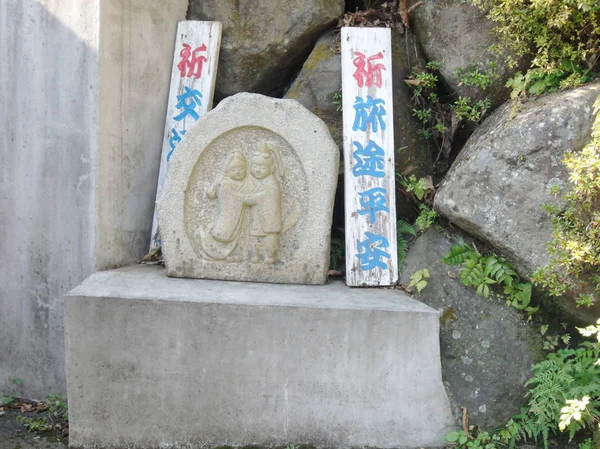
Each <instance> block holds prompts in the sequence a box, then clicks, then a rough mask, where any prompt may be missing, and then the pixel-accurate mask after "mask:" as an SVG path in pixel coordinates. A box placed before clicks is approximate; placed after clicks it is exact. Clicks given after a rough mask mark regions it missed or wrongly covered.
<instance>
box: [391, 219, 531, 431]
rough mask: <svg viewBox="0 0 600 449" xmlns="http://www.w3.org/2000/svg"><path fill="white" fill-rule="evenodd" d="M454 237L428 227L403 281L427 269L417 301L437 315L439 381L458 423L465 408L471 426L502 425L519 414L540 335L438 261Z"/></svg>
mask: <svg viewBox="0 0 600 449" xmlns="http://www.w3.org/2000/svg"><path fill="white" fill-rule="evenodd" d="M457 240H460V239H459V238H458V236H457V235H451V236H449V237H447V236H446V235H444V234H442V233H441V232H439V231H436V230H434V229H430V230H428V231H427V232H425V233H424V234H423V235H422V236H420V237H419V238H418V239H417V240H416V242H415V243H414V245H413V246H412V247H411V248H410V250H409V252H408V255H407V257H406V259H405V262H404V266H403V271H402V276H401V283H402V284H404V285H408V284H409V283H410V276H411V275H412V274H413V273H414V272H415V271H417V270H421V269H423V268H427V269H428V270H429V273H430V274H431V278H429V279H428V281H429V283H428V284H427V286H426V287H425V289H424V290H423V291H422V292H421V293H420V294H417V295H415V298H416V299H418V300H419V301H422V302H424V303H425V304H427V305H429V306H430V307H433V308H435V309H437V310H438V311H440V312H441V319H440V324H441V326H440V328H441V329H440V340H441V355H442V377H443V379H444V382H445V384H446V388H447V391H448V393H449V396H450V401H451V403H452V407H453V412H454V415H455V418H456V422H457V423H460V420H461V416H462V412H461V409H460V407H467V409H468V412H469V415H470V418H471V424H478V425H480V426H482V427H483V428H495V427H499V426H504V425H505V424H506V422H507V420H508V419H510V418H511V416H513V415H514V414H515V413H517V412H518V411H519V407H520V405H521V403H522V402H523V396H524V394H525V391H526V389H525V386H524V383H525V381H526V380H527V379H528V378H529V377H530V375H531V372H530V368H531V365H532V364H533V363H535V362H536V361H537V360H536V359H537V358H538V357H539V355H541V342H540V337H539V335H538V334H537V332H536V331H535V329H533V328H532V327H531V326H529V325H527V324H526V323H525V322H524V321H523V320H522V319H521V317H520V314H519V313H518V312H517V311H516V310H515V309H512V308H510V307H508V306H506V305H505V304H504V302H502V301H500V300H497V299H494V298H490V299H485V298H483V297H481V296H477V295H476V293H475V290H474V289H472V288H469V287H465V286H464V285H462V284H461V283H460V278H459V271H460V268H459V267H454V266H449V265H446V264H444V263H443V262H442V258H443V256H444V255H446V254H447V253H448V252H449V251H450V247H451V246H452V244H453V243H456V241H457Z"/></svg>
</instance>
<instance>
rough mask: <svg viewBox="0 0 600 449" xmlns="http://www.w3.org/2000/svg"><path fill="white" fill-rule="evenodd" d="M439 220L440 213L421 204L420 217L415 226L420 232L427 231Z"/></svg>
mask: <svg viewBox="0 0 600 449" xmlns="http://www.w3.org/2000/svg"><path fill="white" fill-rule="evenodd" d="M437 219H438V213H437V212H436V211H435V210H433V209H432V208H431V207H429V206H427V204H424V203H420V204H419V215H418V216H417V219H416V220H415V226H416V227H417V229H418V230H419V231H420V232H422V231H425V230H426V229H428V228H429V227H430V226H432V225H434V224H435V222H436V221H437Z"/></svg>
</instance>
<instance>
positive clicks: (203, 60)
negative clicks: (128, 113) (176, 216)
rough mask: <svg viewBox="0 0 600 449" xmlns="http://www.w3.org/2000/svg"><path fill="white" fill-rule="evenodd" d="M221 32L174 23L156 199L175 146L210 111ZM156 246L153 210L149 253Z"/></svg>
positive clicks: (210, 25)
mask: <svg viewBox="0 0 600 449" xmlns="http://www.w3.org/2000/svg"><path fill="white" fill-rule="evenodd" d="M221 31H222V26H221V23H220V22H199V21H194V20H186V21H182V22H179V23H178V24H177V39H176V41H175V53H174V56H173V68H172V71H171V87H170V89H169V102H168V104H167V120H166V123H165V134H164V139H163V146H162V153H161V156H160V169H159V172H158V186H157V189H156V198H158V197H159V195H160V193H161V191H162V186H163V184H164V183H165V177H166V174H167V167H168V163H169V159H170V158H171V156H172V155H173V153H174V152H175V151H176V147H177V145H178V144H179V142H181V141H182V139H184V138H185V134H186V133H187V132H188V131H189V130H190V129H192V128H193V127H194V126H195V124H196V122H197V121H198V119H199V118H200V117H202V116H203V115H204V114H206V113H207V112H208V111H210V109H211V108H212V102H213V96H214V93H215V82H216V76H217V66H218V63H219V49H220V47H221ZM158 246H160V235H159V233H158V223H157V219H156V209H155V210H154V217H153V218H152V238H151V241H150V250H151V251H152V250H153V249H155V248H157V247H158Z"/></svg>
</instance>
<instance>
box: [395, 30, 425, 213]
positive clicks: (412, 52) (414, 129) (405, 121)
mask: <svg viewBox="0 0 600 449" xmlns="http://www.w3.org/2000/svg"><path fill="white" fill-rule="evenodd" d="M392 64H393V67H392V70H393V76H394V143H395V145H396V149H397V151H396V156H395V158H396V159H395V160H396V172H397V173H402V172H403V171H404V170H406V169H408V168H409V167H412V169H413V171H412V172H411V173H412V174H415V175H417V176H426V175H431V174H432V173H433V159H432V154H433V153H432V152H433V151H434V150H433V148H432V145H431V143H430V142H429V141H428V140H427V139H426V138H425V137H424V136H423V133H422V131H423V126H422V124H421V122H420V121H419V120H418V119H417V118H416V117H414V116H413V106H412V103H411V97H412V95H413V93H412V90H411V89H410V88H409V87H408V85H407V84H406V82H405V80H406V79H408V77H409V76H410V74H411V71H412V69H413V68H414V67H417V66H421V67H424V66H425V64H426V61H425V57H424V55H423V51H422V50H421V46H420V45H419V43H418V42H417V40H416V38H415V36H414V34H413V33H412V32H410V31H406V32H404V33H400V30H399V29H397V28H394V29H392ZM397 196H398V197H400V195H397ZM399 201H402V200H401V199H400V198H398V199H397V202H399ZM398 210H399V211H400V210H402V209H400V208H398Z"/></svg>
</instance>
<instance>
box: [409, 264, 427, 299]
mask: <svg viewBox="0 0 600 449" xmlns="http://www.w3.org/2000/svg"><path fill="white" fill-rule="evenodd" d="M430 277H431V275H430V274H429V270H428V269H427V268H423V269H422V270H418V271H415V272H414V273H413V275H412V276H411V277H410V284H408V288H409V289H410V288H412V287H415V288H416V289H417V292H418V293H421V292H422V291H423V289H424V288H425V287H427V284H428V281H427V279H429V278H430Z"/></svg>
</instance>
